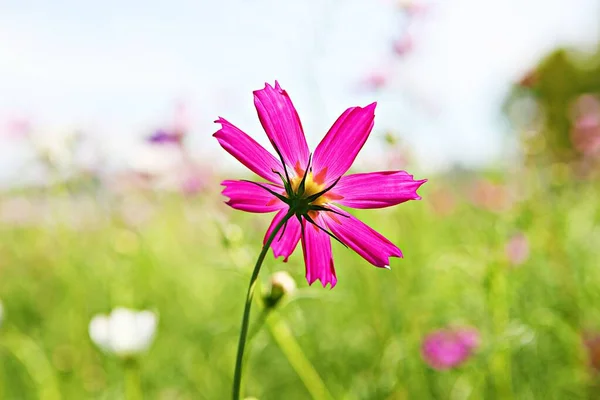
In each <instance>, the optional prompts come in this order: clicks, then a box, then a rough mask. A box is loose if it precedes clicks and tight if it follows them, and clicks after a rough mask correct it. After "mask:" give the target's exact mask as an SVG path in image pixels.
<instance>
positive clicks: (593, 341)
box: [582, 331, 600, 371]
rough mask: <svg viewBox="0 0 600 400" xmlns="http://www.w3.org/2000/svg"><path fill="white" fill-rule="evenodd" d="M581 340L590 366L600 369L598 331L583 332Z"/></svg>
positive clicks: (599, 337)
mask: <svg viewBox="0 0 600 400" xmlns="http://www.w3.org/2000/svg"><path fill="white" fill-rule="evenodd" d="M582 340H583V345H584V347H585V350H586V352H587V356H588V362H589V365H590V367H591V368H593V369H594V370H596V371H600V333H598V332H591V331H588V332H585V333H584V334H583V338H582Z"/></svg>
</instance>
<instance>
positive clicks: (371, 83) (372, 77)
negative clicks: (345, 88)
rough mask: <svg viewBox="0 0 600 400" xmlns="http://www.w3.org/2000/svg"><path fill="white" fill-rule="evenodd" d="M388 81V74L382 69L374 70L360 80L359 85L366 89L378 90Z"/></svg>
mask: <svg viewBox="0 0 600 400" xmlns="http://www.w3.org/2000/svg"><path fill="white" fill-rule="evenodd" d="M388 83H389V74H388V73H387V72H382V71H374V72H371V73H370V74H368V75H367V76H366V77H365V78H364V79H363V81H362V83H361V86H362V87H364V88H365V89H367V90H379V89H381V88H383V87H384V86H386V85H387V84H388Z"/></svg>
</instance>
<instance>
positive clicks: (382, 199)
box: [331, 171, 427, 208]
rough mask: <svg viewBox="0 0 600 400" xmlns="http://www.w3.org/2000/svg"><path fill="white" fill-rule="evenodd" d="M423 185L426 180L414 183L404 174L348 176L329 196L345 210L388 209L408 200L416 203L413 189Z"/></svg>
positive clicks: (414, 181)
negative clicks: (347, 208)
mask: <svg viewBox="0 0 600 400" xmlns="http://www.w3.org/2000/svg"><path fill="white" fill-rule="evenodd" d="M425 182H427V180H426V179H423V180H420V181H416V180H414V179H413V176H412V175H409V174H408V173H406V172H404V171H383V172H371V173H366V174H352V175H346V176H343V177H342V179H340V181H339V182H338V184H337V185H335V187H334V188H333V190H332V193H331V194H332V195H333V196H332V197H333V198H334V199H335V200H334V201H335V202H336V203H339V204H341V205H343V206H347V207H353V208H382V207H390V206H394V205H396V204H400V203H404V202H405V201H408V200H420V199H421V196H419V195H418V194H417V189H418V188H419V187H420V186H421V185H422V184H423V183H425ZM339 197H341V198H340V199H338V198H339Z"/></svg>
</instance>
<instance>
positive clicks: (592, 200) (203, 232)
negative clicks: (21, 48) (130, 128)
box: [0, 176, 600, 400]
mask: <svg viewBox="0 0 600 400" xmlns="http://www.w3.org/2000/svg"><path fill="white" fill-rule="evenodd" d="M512 179H515V183H514V184H511V186H514V187H515V190H516V191H517V192H518V193H522V194H524V196H523V199H522V200H520V201H519V202H518V203H516V204H515V205H513V206H512V207H510V208H509V209H508V210H505V211H502V212H493V211H489V210H485V209H482V208H478V207H476V206H473V205H471V204H470V203H469V202H468V201H467V200H466V196H465V195H464V193H463V191H462V190H460V189H457V188H456V187H453V190H454V193H455V195H456V196H457V201H456V204H455V208H454V210H453V211H452V212H451V213H450V214H447V215H441V214H439V213H436V212H434V208H433V207H432V205H431V203H430V202H429V201H428V196H429V194H431V193H432V192H433V191H435V190H438V189H439V188H448V187H449V186H450V185H449V184H448V182H447V180H446V179H445V178H441V177H440V178H437V179H436V178H434V179H430V181H429V183H427V184H426V185H425V186H424V187H423V189H421V191H420V193H421V194H422V196H423V198H424V200H423V201H420V202H409V203H406V204H403V205H400V206H398V207H395V208H392V209H386V210H367V211H358V212H356V213H355V215H357V216H358V217H360V218H361V219H363V220H364V221H365V222H367V223H368V224H370V225H371V226H373V227H374V228H375V229H377V230H378V231H380V232H381V233H383V234H384V235H386V236H387V237H388V238H390V239H391V240H392V241H393V242H394V243H396V244H398V245H399V246H400V248H401V249H402V250H403V252H404V256H405V258H404V259H401V260H397V259H394V260H393V261H392V263H391V271H388V270H384V269H377V268H374V267H372V266H370V265H369V264H367V262H365V261H364V260H362V259H361V258H360V257H359V256H357V255H356V254H354V253H353V252H352V251H350V250H347V249H344V248H343V247H342V246H340V245H338V244H335V243H334V256H335V263H336V270H337V275H338V279H339V282H338V285H337V287H336V288H335V289H334V290H329V289H323V288H321V287H320V285H319V284H318V283H316V284H315V285H314V286H313V287H308V286H307V284H306V281H305V280H304V277H303V273H304V265H303V260H302V253H301V251H300V249H297V250H296V252H295V253H294V255H292V257H291V258H290V261H289V263H287V264H285V263H283V262H281V261H280V260H275V259H273V257H272V255H271V254H269V256H268V257H267V260H266V262H265V265H264V269H263V271H262V273H261V278H260V279H261V281H262V282H263V283H266V282H267V280H268V276H269V274H270V273H272V272H274V271H277V270H281V269H284V270H287V271H289V272H290V273H291V274H292V275H293V276H294V277H295V278H296V280H297V283H298V285H299V287H300V290H299V292H298V294H297V296H296V298H294V299H292V301H290V302H289V303H288V304H286V305H285V307H283V308H282V309H280V310H279V315H278V316H279V318H280V319H281V321H283V323H285V324H286V325H287V326H288V327H289V328H290V330H291V332H292V334H293V339H294V340H295V341H297V343H298V344H299V345H300V347H301V349H302V351H303V352H304V355H305V357H306V358H307V359H308V360H309V361H310V362H311V364H312V365H313V366H314V369H315V370H316V371H317V372H318V374H319V375H320V376H321V379H322V380H323V382H324V383H325V385H326V386H327V388H328V390H329V391H330V392H331V393H332V395H333V397H334V398H335V399H348V400H353V399H357V400H358V399H389V400H392V399H451V400H459V399H511V398H514V399H544V400H549V399H593V398H598V395H595V393H600V392H598V391H597V390H598V386H596V385H597V377H596V376H595V375H594V374H593V373H592V372H591V371H590V370H589V368H588V366H587V365H588V364H587V363H588V360H587V355H586V353H585V352H584V348H583V347H582V344H581V332H582V331H584V330H585V329H588V328H594V327H599V326H600V265H599V264H598V260H599V259H600V224H599V222H600V202H599V201H598V195H600V190H598V189H597V187H594V185H593V184H586V183H582V182H574V183H573V182H571V183H567V182H566V181H565V182H563V184H560V185H557V184H554V185H549V187H548V188H543V187H542V186H543V185H541V184H540V183H539V181H538V180H537V179H533V178H531V177H530V178H526V177H525V176H517V177H513V178H512ZM516 179H519V180H516ZM217 190H218V189H217V186H216V185H215V190H214V193H211V194H206V195H203V196H201V197H197V198H194V199H183V198H179V197H171V196H155V195H153V196H140V195H135V196H130V197H127V198H126V199H125V200H126V201H127V202H128V204H129V205H128V206H127V207H125V206H124V204H123V200H122V199H121V200H117V199H113V200H110V202H108V203H107V200H106V199H104V200H103V202H102V203H101V204H100V203H99V204H96V205H95V207H94V208H93V209H92V210H91V211H88V212H87V213H86V214H85V216H86V217H87V219H86V221H87V222H85V223H77V224H74V223H67V222H66V221H72V220H73V219H74V214H76V212H75V211H76V210H77V208H78V207H79V205H80V204H81V203H82V199H81V197H82V196H81V195H78V196H77V197H73V196H71V197H66V196H65V195H64V193H63V194H61V193H55V194H51V195H47V196H46V197H45V198H44V199H45V201H47V202H48V203H49V204H50V205H49V206H48V208H47V211H46V214H50V215H47V216H48V218H47V219H46V222H40V223H37V224H28V225H22V226H19V225H15V224H12V223H11V224H8V223H2V224H1V225H0V243H1V244H0V299H2V302H3V304H4V307H5V320H4V324H3V326H2V327H1V328H0V398H1V399H37V398H40V399H57V398H63V399H85V398H90V399H119V398H123V393H124V383H125V377H124V369H123V365H122V364H121V363H120V362H119V360H118V359H116V358H114V357H111V356H107V355H105V354H103V353H101V352H100V351H99V350H98V349H97V348H96V347H95V346H94V345H93V344H92V342H91V341H90V339H89V336H88V332H87V329H88V323H89V321H90V319H91V318H92V316H93V315H95V314H96V313H106V312H109V311H110V310H111V309H112V308H113V307H116V306H128V307H133V308H140V309H151V310H154V311H156V312H157V313H158V314H159V318H160V321H159V327H158V332H157V335H156V338H155V342H154V344H153V345H152V347H151V348H150V350H149V351H148V352H147V353H146V354H145V355H143V356H142V357H141V358H140V360H139V365H140V376H141V385H142V390H143V393H144V398H147V399H165V400H166V399H227V398H229V396H230V385H231V379H232V374H233V366H234V359H235V351H236V345H237V336H238V329H239V323H240V318H241V313H242V307H243V301H244V296H245V291H246V287H247V283H248V282H247V281H248V279H249V274H250V272H251V269H252V266H253V263H254V260H255V258H256V256H257V255H258V253H259V251H260V246H261V244H262V237H263V235H264V231H265V230H266V228H267V226H268V224H269V222H270V218H271V216H270V215H249V214H246V213H243V212H238V211H232V210H230V209H227V208H226V206H225V205H223V204H221V202H220V199H218V198H217ZM145 209H148V213H147V214H148V215H149V217H148V218H147V219H145V220H143V221H138V222H137V223H135V224H132V223H131V221H132V220H136V219H139V218H137V217H136V216H135V215H134V214H135V213H141V212H144V210H145ZM123 210H125V211H124V212H123ZM48 221H58V223H56V222H54V223H52V222H48ZM224 231H225V232H227V235H224V234H223V232H224ZM516 231H522V232H524V233H525V235H526V236H527V238H528V240H529V243H530V256H529V258H528V259H527V261H526V262H525V263H524V264H522V265H520V266H517V267H514V266H512V265H511V264H510V263H509V262H508V260H507V258H506V256H505V253H504V246H505V244H506V241H507V240H508V238H509V237H510V235H511V234H513V233H514V232H516ZM258 315H259V311H258V308H256V307H255V309H254V310H253V317H255V318H256V317H257V316H258ZM448 324H466V325H472V326H474V327H477V328H478V329H479V330H480V332H481V335H482V343H481V346H480V348H479V350H478V351H477V353H476V354H475V355H474V356H473V357H472V358H471V359H469V361H468V362H467V363H465V364H464V365H462V366H460V367H458V368H456V369H453V370H449V371H436V370H433V369H431V368H429V367H428V366H427V365H426V364H425V363H424V362H423V360H422V358H421V355H420V345H421V342H422V339H423V337H424V335H426V334H427V333H428V332H430V331H431V330H433V329H436V328H440V327H443V326H445V325H448ZM248 349H249V353H248V354H249V360H248V363H247V367H246V372H247V374H246V376H245V387H246V394H247V395H248V396H255V397H257V398H259V399H261V400H269V399H271V400H280V399H286V400H295V399H307V398H310V395H309V392H308V391H307V389H306V388H305V386H304V385H303V383H302V380H300V378H299V377H298V375H297V374H296V373H295V371H294V369H293V368H292V367H291V365H290V362H289V360H288V359H287V358H286V357H285V356H284V352H282V350H281V348H279V347H278V345H277V344H276V342H275V341H274V339H273V337H272V336H271V335H270V334H269V331H268V329H266V328H265V329H263V330H261V331H260V332H259V333H258V334H257V335H256V336H255V338H254V340H253V341H252V343H251V344H250V346H249V348H248Z"/></svg>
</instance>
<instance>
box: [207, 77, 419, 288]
mask: <svg viewBox="0 0 600 400" xmlns="http://www.w3.org/2000/svg"><path fill="white" fill-rule="evenodd" d="M254 104H255V106H256V110H257V112H258V117H259V119H260V122H261V123H262V126H263V128H264V130H265V132H266V134H267V136H268V137H269V140H270V141H271V144H272V145H273V147H274V148H275V151H276V153H277V155H278V156H279V159H278V158H276V157H275V156H273V155H272V154H271V153H270V152H268V151H267V150H265V149H264V148H263V147H262V146H260V145H259V144H258V143H257V142H255V141H254V140H253V139H252V138H250V136H248V135H247V134H245V133H244V132H242V131H241V130H240V129H238V128H237V127H235V126H234V125H232V124H231V123H230V122H228V121H227V120H225V119H223V118H219V119H218V120H217V121H215V122H216V123H219V124H221V129H219V130H218V131H217V132H216V133H215V134H214V137H216V138H217V140H218V141H219V143H220V144H221V146H222V147H223V148H224V149H225V150H226V151H227V152H229V153H230V154H231V155H232V156H234V157H235V158H237V159H238V160H239V161H240V162H241V163H242V164H244V165H245V166H246V167H248V168H249V169H250V170H251V171H253V172H254V173H256V174H257V175H259V176H260V177H261V178H263V179H265V180H267V181H268V183H258V182H250V181H234V180H226V181H224V182H223V183H222V185H223V186H225V189H224V190H223V194H224V195H225V196H227V197H229V201H228V202H227V204H228V205H229V206H231V207H233V208H236V209H238V210H243V211H248V212H253V213H267V212H277V214H276V215H275V218H274V219H273V222H272V223H271V226H270V227H269V229H268V230H267V233H266V236H265V242H266V240H267V238H268V237H270V235H271V232H272V231H273V229H275V227H276V226H277V225H278V224H279V222H280V221H281V220H282V219H283V218H284V217H285V216H286V215H287V214H288V212H290V210H295V218H291V219H289V220H288V222H287V226H285V227H284V228H283V230H282V233H281V234H278V235H277V236H276V238H275V240H273V242H272V244H271V248H272V250H273V254H274V256H275V257H279V256H283V257H284V261H287V259H288V257H289V256H290V255H291V254H292V252H293V251H294V249H295V248H296V246H297V245H298V242H300V241H301V242H302V250H303V254H304V261H305V264H306V279H307V281H308V283H309V284H312V283H313V282H315V281H316V280H319V281H321V284H322V285H323V286H324V287H325V286H326V285H327V284H330V285H331V287H332V288H333V287H334V286H335V284H336V283H337V278H336V274H335V269H334V266H333V257H332V252H331V238H334V239H337V240H338V241H340V242H341V243H343V244H345V245H346V246H348V247H350V248H352V249H353V250H355V251H356V252H357V253H358V254H360V255H361V256H362V257H363V258H364V259H365V260H367V261H368V262H370V263H371V264H373V265H375V266H376V267H382V268H389V258H390V257H402V252H401V251H400V249H399V248H398V247H396V246H395V245H394V244H393V243H392V242H390V241H389V240H388V239H386V238H385V237H383V236H382V235H381V234H379V233H378V232H376V231H375V230H373V229H372V228H370V227H369V226H367V225H366V224H364V223H363V222H361V221H360V220H358V219H357V218H355V217H353V216H352V215H351V214H349V213H347V212H346V211H344V210H342V209H341V208H339V207H338V206H337V205H342V206H346V207H353V208H382V207H389V206H393V205H396V204H400V203H403V202H405V201H408V200H417V199H420V196H419V195H418V194H417V192H416V191H417V189H418V188H419V187H420V186H421V185H422V184H423V183H424V182H425V181H426V180H414V179H413V177H412V176H411V175H409V174H408V173H406V172H404V171H384V172H373V173H361V174H351V175H344V174H345V173H346V172H347V171H348V169H349V168H350V166H351V165H352V163H353V161H354V159H355V158H356V155H357V154H358V152H359V151H360V149H361V148H362V146H363V145H364V143H365V141H366V140H367V138H368V137H369V134H370V132H371V129H372V128H373V123H374V118H375V114H374V111H375V106H376V103H372V104H370V105H368V106H366V107H351V108H349V109H347V110H346V111H344V113H342V115H341V116H340V117H339V118H338V119H337V121H335V123H334V124H333V126H332V127H331V128H330V129H329V132H327V134H326V135H325V137H324V138H323V140H322V141H321V143H320V144H319V145H318V146H317V148H316V149H315V151H314V154H311V153H310V151H309V149H308V146H307V144H306V139H305V137H304V132H303V129H302V125H301V123H300V118H299V117H298V114H297V112H296V109H295V108H294V105H293V104H292V101H291V100H290V98H289V96H288V94H287V92H286V91H285V90H283V89H282V88H281V87H280V86H279V83H277V82H275V87H272V86H271V85H269V84H266V85H265V88H264V89H262V90H257V91H255V92H254Z"/></svg>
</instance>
